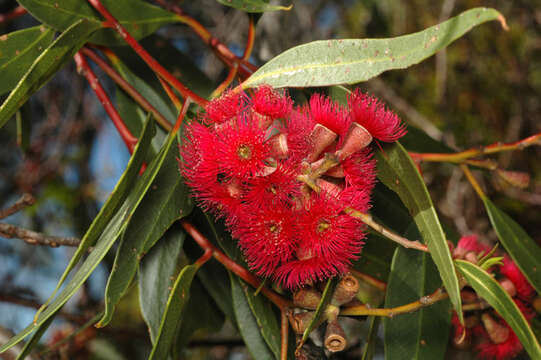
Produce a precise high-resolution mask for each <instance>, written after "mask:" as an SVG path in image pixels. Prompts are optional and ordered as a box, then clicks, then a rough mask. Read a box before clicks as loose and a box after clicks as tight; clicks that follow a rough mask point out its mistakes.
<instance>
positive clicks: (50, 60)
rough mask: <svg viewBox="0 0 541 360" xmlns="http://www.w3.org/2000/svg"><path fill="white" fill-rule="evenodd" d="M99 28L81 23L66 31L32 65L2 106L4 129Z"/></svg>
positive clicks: (0, 122) (87, 23) (1, 118)
mask: <svg viewBox="0 0 541 360" xmlns="http://www.w3.org/2000/svg"><path fill="white" fill-rule="evenodd" d="M98 28H99V26H98V25H96V24H94V23H91V22H88V21H86V20H79V21H77V22H76V23H74V24H73V25H71V26H70V27H68V28H67V29H66V31H64V32H63V33H62V34H60V36H59V37H58V38H56V40H55V41H53V42H52V43H51V44H50V45H49V46H48V47H47V49H45V51H43V52H41V55H39V56H38V58H37V59H36V60H35V61H34V62H33V63H32V65H31V66H30V68H29V69H28V71H27V72H26V73H25V74H24V76H23V77H22V78H21V79H20V81H19V82H18V84H17V86H16V87H15V88H14V89H13V90H12V91H11V93H10V94H9V96H8V98H7V99H6V100H5V101H4V103H3V104H2V106H0V127H2V126H4V124H5V123H6V122H7V121H8V120H9V119H10V118H11V117H12V116H13V115H14V114H15V113H16V112H17V109H19V108H20V107H21V106H22V105H23V104H24V103H25V102H26V100H28V98H29V97H30V96H31V95H32V94H34V93H35V92H36V91H38V90H39V89H40V88H41V87H42V86H43V85H45V83H46V82H47V81H49V80H50V79H51V78H52V77H53V75H54V74H56V72H57V71H58V70H60V68H62V66H64V65H65V64H66V63H67V62H68V61H70V60H71V58H72V57H73V55H75V53H76V52H77V51H78V50H79V49H80V48H81V46H83V44H84V43H85V42H86V41H87V40H88V38H89V36H90V35H91V34H92V33H94V32H95V31H96V30H97V29H98Z"/></svg>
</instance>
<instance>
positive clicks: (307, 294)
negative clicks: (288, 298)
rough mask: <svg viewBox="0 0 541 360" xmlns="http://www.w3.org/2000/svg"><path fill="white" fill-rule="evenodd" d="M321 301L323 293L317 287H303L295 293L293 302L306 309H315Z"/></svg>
mask: <svg viewBox="0 0 541 360" xmlns="http://www.w3.org/2000/svg"><path fill="white" fill-rule="evenodd" d="M320 301H321V293H319V291H316V290H315V289H311V288H308V289H305V288H302V289H300V290H299V291H297V292H295V293H294V294H293V304H295V306H297V307H301V308H304V309H311V310H315V309H316V308H317V305H318V304H319V302H320Z"/></svg>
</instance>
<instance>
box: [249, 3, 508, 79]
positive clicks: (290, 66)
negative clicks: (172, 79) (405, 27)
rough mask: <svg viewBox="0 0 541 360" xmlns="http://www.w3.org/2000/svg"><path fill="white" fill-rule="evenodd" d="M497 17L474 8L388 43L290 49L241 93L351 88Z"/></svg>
mask: <svg viewBox="0 0 541 360" xmlns="http://www.w3.org/2000/svg"><path fill="white" fill-rule="evenodd" d="M496 19H500V21H503V20H502V19H503V17H502V15H501V14H500V13H499V12H498V11H496V10H494V9H489V8H474V9H471V10H468V11H465V12H463V13H462V14H460V15H458V16H455V17H453V18H451V19H449V20H447V21H445V22H443V23H441V24H438V25H435V26H432V27H429V28H427V29H425V30H423V31H420V32H417V33H414V34H409V35H403V36H398V37H395V38H389V39H340V40H319V41H314V42H311V43H308V44H303V45H299V46H296V47H294V48H291V49H289V50H287V51H285V52H283V53H281V54H280V55H278V56H276V57H275V58H273V59H271V60H270V61H269V62H267V63H266V64H265V65H263V66H262V67H260V68H259V69H258V70H257V71H256V72H255V73H253V74H252V76H250V77H249V78H248V79H247V80H246V81H245V82H244V83H243V88H252V87H255V86H258V85H261V84H268V85H271V86H273V87H286V86H287V87H307V86H329V85H337V84H354V83H358V82H361V81H366V80H368V79H370V78H373V77H375V76H377V75H379V74H381V73H382V72H384V71H388V70H393V69H405V68H407V67H410V66H411V65H414V64H417V63H419V62H421V61H422V60H424V59H426V58H427V57H429V56H432V55H434V54H435V53H436V52H438V51H439V50H441V49H443V48H445V47H447V46H448V45H449V44H450V43H452V42H453V41H454V40H456V39H458V38H460V37H461V36H462V35H464V34H465V33H467V32H468V31H470V30H471V29H472V28H473V27H474V26H477V25H479V24H482V23H484V22H486V21H491V20H496Z"/></svg>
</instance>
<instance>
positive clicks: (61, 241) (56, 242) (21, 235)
mask: <svg viewBox="0 0 541 360" xmlns="http://www.w3.org/2000/svg"><path fill="white" fill-rule="evenodd" d="M0 235H1V236H3V237H6V238H10V239H14V238H17V239H21V240H24V241H25V242H26V243H28V244H30V245H45V246H50V247H58V246H75V247H76V246H79V243H80V242H81V240H79V239H77V238H74V237H60V236H50V235H45V234H42V233H38V232H35V231H32V230H28V229H24V228H21V227H18V226H15V225H11V224H5V223H0Z"/></svg>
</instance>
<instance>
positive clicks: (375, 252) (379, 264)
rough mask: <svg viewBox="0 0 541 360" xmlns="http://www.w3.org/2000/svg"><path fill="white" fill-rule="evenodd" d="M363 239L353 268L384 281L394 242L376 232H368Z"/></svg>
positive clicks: (386, 276)
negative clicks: (363, 242)
mask: <svg viewBox="0 0 541 360" xmlns="http://www.w3.org/2000/svg"><path fill="white" fill-rule="evenodd" d="M364 241H365V244H364V246H363V250H362V252H361V256H360V257H359V259H357V260H355V261H354V262H353V268H355V269H357V270H359V271H361V272H363V273H365V274H368V275H370V276H372V277H375V278H376V279H379V280H381V281H385V282H386V281H387V278H388V276H389V272H390V268H391V259H392V257H393V253H394V249H395V248H396V243H394V242H392V241H390V240H389V239H387V238H385V237H383V236H381V235H379V234H376V233H369V234H368V236H367V237H366V239H365V240H364Z"/></svg>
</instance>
